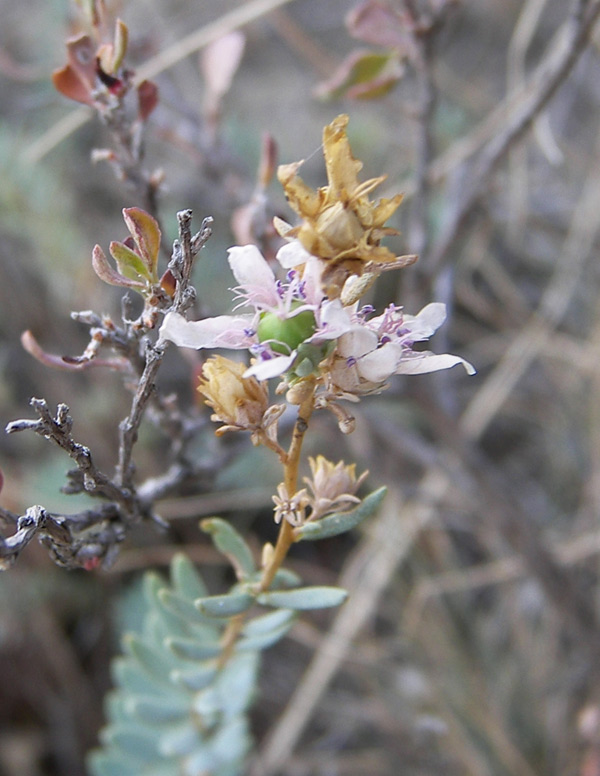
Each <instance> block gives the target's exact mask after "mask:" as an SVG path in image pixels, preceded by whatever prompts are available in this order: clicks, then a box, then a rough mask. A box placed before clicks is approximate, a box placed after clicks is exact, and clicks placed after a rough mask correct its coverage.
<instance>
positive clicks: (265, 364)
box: [242, 351, 296, 380]
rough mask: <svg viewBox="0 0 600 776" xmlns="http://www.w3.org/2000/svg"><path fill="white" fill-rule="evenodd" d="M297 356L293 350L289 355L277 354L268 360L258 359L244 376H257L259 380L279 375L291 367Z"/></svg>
mask: <svg viewBox="0 0 600 776" xmlns="http://www.w3.org/2000/svg"><path fill="white" fill-rule="evenodd" d="M295 358H296V352H295V351H292V353H291V354H290V355H289V356H275V358H268V359H267V360H266V361H258V360H257V361H256V363H255V364H252V366H251V367H250V368H249V369H246V371H245V372H244V374H243V375H242V377H256V379H257V380H270V379H271V377H278V376H279V375H282V374H283V373H284V372H287V370H288V369H289V368H290V367H291V365H292V364H293V363H294V359H295Z"/></svg>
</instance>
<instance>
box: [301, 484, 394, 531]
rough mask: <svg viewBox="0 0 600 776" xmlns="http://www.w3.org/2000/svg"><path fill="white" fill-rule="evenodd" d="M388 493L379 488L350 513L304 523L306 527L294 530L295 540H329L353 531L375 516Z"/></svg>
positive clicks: (337, 513)
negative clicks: (331, 537)
mask: <svg viewBox="0 0 600 776" xmlns="http://www.w3.org/2000/svg"><path fill="white" fill-rule="evenodd" d="M386 493H387V488H378V489H377V490H374V491H373V493H369V495H368V496H366V497H365V498H364V499H363V500H362V501H361V502H360V504H358V506H356V507H355V508H354V509H351V510H350V511H349V512H336V513H335V514H333V515H328V516H327V517H323V518H322V519H321V520H315V521H314V523H311V522H308V523H304V525H301V526H299V527H298V528H295V529H294V538H295V540H296V541H300V540H301V539H309V540H316V539H327V538H329V537H330V536H337V535H338V534H341V533H345V532H346V531H350V530H352V529H353V528H355V527H356V526H357V525H359V524H360V523H362V522H363V520H366V519H367V518H368V517H371V516H372V515H373V514H375V512H376V511H377V510H378V509H379V507H380V505H381V502H382V501H383V499H384V497H385V494H386Z"/></svg>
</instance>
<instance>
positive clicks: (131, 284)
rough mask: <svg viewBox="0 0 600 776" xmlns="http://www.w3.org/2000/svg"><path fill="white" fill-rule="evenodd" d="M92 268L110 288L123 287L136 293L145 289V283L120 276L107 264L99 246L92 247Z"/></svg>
mask: <svg viewBox="0 0 600 776" xmlns="http://www.w3.org/2000/svg"><path fill="white" fill-rule="evenodd" d="M92 267H93V268H94V272H95V273H96V275H98V277H99V278H100V280H103V281H104V282H105V283H108V284H109V285H111V286H123V287H124V288H133V289H134V290H136V291H139V290H140V289H143V288H145V283H142V282H140V281H139V280H132V279H131V278H128V277H125V276H124V275H120V274H119V273H118V272H117V271H116V270H115V269H113V267H111V265H110V264H109V262H108V259H107V258H106V254H105V253H104V251H103V250H102V248H101V247H100V246H99V245H95V246H94V250H93V251H92Z"/></svg>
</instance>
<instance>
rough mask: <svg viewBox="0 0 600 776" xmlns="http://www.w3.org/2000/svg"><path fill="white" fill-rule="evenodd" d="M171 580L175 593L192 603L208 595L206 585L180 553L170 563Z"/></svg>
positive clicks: (187, 559) (194, 568)
mask: <svg viewBox="0 0 600 776" xmlns="http://www.w3.org/2000/svg"><path fill="white" fill-rule="evenodd" d="M171 580H172V582H173V587H174V589H175V592H176V593H179V595H180V596H182V597H183V598H189V599H190V600H191V601H193V600H194V599H196V598H203V597H204V596H206V595H208V590H207V589H206V585H205V584H204V582H203V581H202V577H201V576H200V574H199V573H198V570H197V569H196V567H195V566H194V564H193V563H192V561H191V560H190V559H189V558H188V557H187V555H184V554H183V553H181V552H178V553H177V554H176V555H174V556H173V560H172V561H171Z"/></svg>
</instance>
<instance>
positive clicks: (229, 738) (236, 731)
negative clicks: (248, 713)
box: [207, 714, 251, 765]
mask: <svg viewBox="0 0 600 776" xmlns="http://www.w3.org/2000/svg"><path fill="white" fill-rule="evenodd" d="M207 743H208V745H209V747H210V750H211V752H212V753H213V756H214V758H215V761H216V762H217V763H218V765H222V764H223V763H227V762H231V760H234V761H235V760H241V759H242V758H243V757H244V756H245V755H246V754H247V752H248V750H249V749H250V745H251V740H250V733H249V730H248V720H247V718H246V717H245V715H242V714H240V715H239V716H237V717H232V718H231V719H229V720H228V721H227V722H226V723H224V724H223V725H221V726H220V727H219V729H218V730H217V732H216V733H215V734H214V736H212V738H211V739H210V741H209V742H207Z"/></svg>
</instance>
